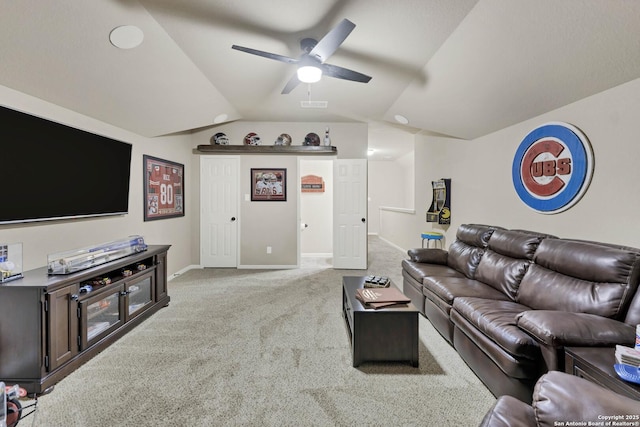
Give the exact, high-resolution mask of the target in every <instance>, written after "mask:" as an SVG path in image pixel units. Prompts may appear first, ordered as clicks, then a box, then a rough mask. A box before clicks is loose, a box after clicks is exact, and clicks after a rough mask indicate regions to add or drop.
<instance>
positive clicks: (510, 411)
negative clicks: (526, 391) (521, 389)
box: [479, 395, 536, 427]
mask: <svg viewBox="0 0 640 427" xmlns="http://www.w3.org/2000/svg"><path fill="white" fill-rule="evenodd" d="M479 427H536V417H535V413H534V411H533V408H532V407H531V406H529V405H527V404H526V403H524V402H522V401H520V400H518V399H516V398H515V397H513V396H509V395H504V396H500V398H498V400H497V401H496V403H495V404H494V405H493V407H492V408H491V409H489V412H487V413H486V415H485V416H484V418H483V419H482V422H481V423H480V426H479Z"/></svg>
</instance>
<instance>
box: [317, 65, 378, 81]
mask: <svg viewBox="0 0 640 427" xmlns="http://www.w3.org/2000/svg"><path fill="white" fill-rule="evenodd" d="M320 68H322V73H323V74H324V75H325V76H329V77H335V78H337V79H343V80H351V81H354V82H361V83H368V82H369V80H371V77H369V76H367V75H366V74H362V73H359V72H357V71H353V70H349V69H348V68H344V67H338V66H337V65H331V64H322V65H320Z"/></svg>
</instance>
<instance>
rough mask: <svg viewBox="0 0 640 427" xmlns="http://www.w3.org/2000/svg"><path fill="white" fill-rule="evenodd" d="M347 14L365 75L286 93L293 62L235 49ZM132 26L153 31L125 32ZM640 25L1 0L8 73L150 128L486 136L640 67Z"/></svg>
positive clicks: (395, 9) (624, 15) (624, 11)
mask: <svg viewBox="0 0 640 427" xmlns="http://www.w3.org/2000/svg"><path fill="white" fill-rule="evenodd" d="M343 18H347V19H349V20H351V21H352V22H354V23H355V24H356V28H355V30H354V31H353V32H352V33H351V34H350V35H349V37H348V38H347V39H346V41H345V42H344V43H343V45H342V46H341V47H340V48H339V49H338V51H337V52H336V53H335V54H334V55H333V56H332V57H331V58H330V59H329V60H328V61H327V62H329V63H331V64H334V65H339V66H343V67H346V68H350V69H353V70H355V71H359V72H361V73H364V74H367V75H370V76H372V77H373V79H372V80H371V81H370V82H369V83H367V84H363V83H356V82H349V81H344V80H338V79H334V78H330V77H324V78H323V79H322V80H321V81H320V82H319V83H315V84H312V85H310V86H309V85H300V86H298V87H297V88H296V89H294V91H293V92H291V93H290V94H288V95H281V94H280V92H281V90H282V88H283V87H284V85H285V83H286V82H287V80H288V79H289V78H290V77H291V76H292V75H293V73H294V72H295V66H294V65H291V64H285V63H282V62H277V61H272V60H269V59H265V58H261V57H258V56H254V55H249V54H247V53H244V52H239V51H236V50H232V49H231V45H232V44H238V45H242V46H247V47H251V48H254V49H258V50H263V51H268V52H273V53H278V54H281V55H286V56H291V57H297V56H299V54H300V47H299V41H300V40H301V39H302V38H305V37H312V38H316V39H321V38H322V36H323V35H324V34H326V33H327V32H328V31H329V30H330V29H331V28H333V27H334V26H335V25H337V24H338V22H340V21H341V20H342V19H343ZM120 25H136V26H138V27H140V28H141V29H142V30H143V32H144V41H143V43H142V45H140V46H139V47H137V48H134V49H129V50H120V49H117V48H115V47H114V46H112V45H111V44H110V43H109V33H110V31H111V30H112V29H113V28H115V27H117V26H120ZM639 34H640V1H635V0H607V1H603V0H535V1H533V0H399V1H389V0H314V1H302V0H261V1H259V0H181V1H178V0H137V1H136V0H94V1H77V0H56V1H42V0H20V1H13V0H0V85H4V86H7V87H10V88H13V89H16V90H18V91H20V92H24V93H27V94H30V95H33V96H36V97H38V98H41V99H44V100H46V101H49V102H53V103H55V104H58V105H60V106H63V107H66V108H68V109H70V110H74V111H77V112H79V113H81V114H84V115H87V116H90V117H94V118H96V119H99V120H101V121H104V122H107V123H110V124H113V125H115V126H118V127H121V128H124V129H127V130H130V131H133V132H136V133H138V134H140V135H144V136H149V137H153V136H159V135H164V134H170V133H176V132H183V131H189V130H191V129H198V128H203V127H208V126H212V125H213V124H214V118H215V117H216V116H218V115H220V114H223V113H224V114H227V115H228V119H227V120H238V119H241V120H250V121H283V122H288V121H310V122H335V121H353V120H355V121H366V122H370V123H374V124H376V126H378V127H379V124H380V123H384V122H389V123H394V119H393V117H394V115H395V114H402V115H404V116H406V117H407V118H408V119H409V120H410V123H409V127H406V128H405V129H407V131H409V132H413V133H416V132H427V133H436V134H444V135H450V136H454V137H458V138H465V139H473V138H477V137H479V136H482V135H486V134H488V133H491V132H493V131H496V130H499V129H502V128H504V127H506V126H509V125H511V124H515V123H518V122H521V121H523V120H526V119H529V118H532V117H535V116H537V115H539V114H542V113H544V112H547V111H550V110H553V109H555V108H558V107H561V106H563V105H566V104H569V103H572V102H574V101H577V100H579V99H582V98H584V97H587V96H590V95H592V94H595V93H598V92H601V91H603V90H606V89H608V88H611V87H613V86H617V85H619V84H622V83H624V82H627V81H630V80H633V79H636V78H638V77H640V37H639V36H638V35H639ZM308 89H310V92H308ZM308 99H311V100H322V101H328V108H327V109H324V110H321V109H303V108H300V101H301V100H308ZM0 103H2V100H0ZM396 125H397V124H396Z"/></svg>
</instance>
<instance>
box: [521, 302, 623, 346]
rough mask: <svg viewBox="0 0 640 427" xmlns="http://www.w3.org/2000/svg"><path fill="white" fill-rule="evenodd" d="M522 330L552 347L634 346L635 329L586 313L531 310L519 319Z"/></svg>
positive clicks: (616, 321)
mask: <svg viewBox="0 0 640 427" xmlns="http://www.w3.org/2000/svg"><path fill="white" fill-rule="evenodd" d="M516 322H517V325H518V327H519V328H521V329H523V330H524V331H525V332H527V333H528V334H530V335H532V336H533V337H534V338H535V339H536V340H538V341H539V342H540V343H541V344H545V345H547V346H550V347H613V346H615V345H616V344H620V345H633V344H634V339H635V338H634V337H635V333H634V328H633V326H631V325H627V324H626V323H623V322H620V321H618V320H614V319H609V318H606V317H602V316H597V315H594V314H586V313H571V312H566V311H553V310H531V311H525V312H523V313H520V314H519V315H518V316H516Z"/></svg>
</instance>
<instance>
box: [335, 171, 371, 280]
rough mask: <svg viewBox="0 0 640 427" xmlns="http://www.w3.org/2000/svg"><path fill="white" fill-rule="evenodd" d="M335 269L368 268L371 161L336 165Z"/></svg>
mask: <svg viewBox="0 0 640 427" xmlns="http://www.w3.org/2000/svg"><path fill="white" fill-rule="evenodd" d="M333 182H334V191H333V268H345V269H358V270H366V268H367V161H366V160H364V159H349V160H335V161H334V163H333Z"/></svg>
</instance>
